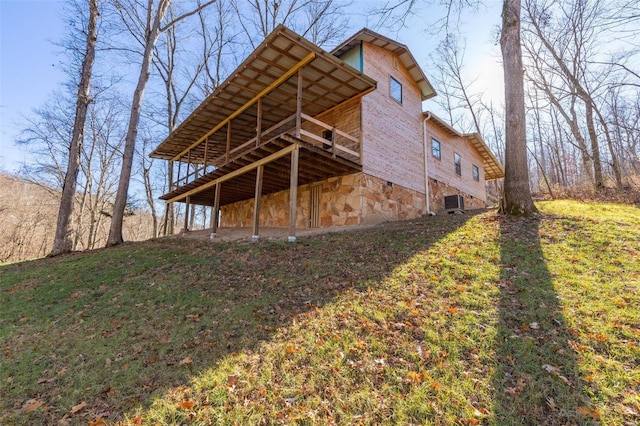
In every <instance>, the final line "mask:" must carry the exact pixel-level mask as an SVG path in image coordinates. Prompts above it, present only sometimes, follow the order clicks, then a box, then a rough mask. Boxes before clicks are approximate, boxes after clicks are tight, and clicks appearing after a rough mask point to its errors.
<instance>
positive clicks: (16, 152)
mask: <svg viewBox="0 0 640 426" xmlns="http://www.w3.org/2000/svg"><path fill="white" fill-rule="evenodd" d="M376 1H378V0H356V1H354V4H353V6H352V9H353V11H354V14H353V16H352V17H351V19H350V26H351V28H350V30H349V31H347V32H346V34H347V37H348V36H349V35H351V34H353V33H355V32H356V31H358V30H359V29H360V28H362V27H363V26H368V27H373V26H374V25H375V19H373V18H371V17H367V16H366V15H363V14H362V13H361V11H363V10H365V9H366V6H369V5H371V4H374V3H375V2H376ZM386 1H387V0H380V1H379V3H380V4H384V3H385V2H386ZM432 3H436V1H433V2H432ZM501 3H502V2H501V0H487V1H485V7H484V8H482V9H481V10H479V11H477V12H474V13H473V14H470V15H469V16H467V17H466V18H464V23H463V25H460V29H461V31H462V36H463V37H466V55H465V58H466V63H467V65H466V67H467V71H468V73H469V76H470V79H471V78H474V79H476V80H475V82H474V89H475V90H476V91H479V92H483V93H485V94H486V95H487V96H489V97H491V98H492V99H496V100H498V101H499V100H500V98H501V97H502V93H503V92H502V91H503V88H502V68H501V66H500V65H499V48H498V47H496V46H495V42H494V41H493V40H492V33H493V32H494V31H495V30H494V29H495V27H496V25H498V24H499V21H500V8H501ZM62 5H63V2H62V1H60V0H0V170H6V171H9V172H17V171H18V169H19V168H20V165H21V164H22V163H23V162H25V161H28V154H27V153H26V152H25V151H24V149H23V148H21V147H17V146H15V143H14V142H15V140H16V138H17V137H18V135H19V133H20V131H21V130H22V129H23V128H24V123H25V117H28V116H29V114H30V113H31V112H32V111H33V110H34V109H36V108H38V107H40V106H41V105H42V104H43V103H44V102H45V101H46V100H47V98H48V97H49V96H50V95H51V93H52V92H54V91H55V90H56V89H57V88H59V86H60V84H61V83H63V82H64V80H65V75H64V74H63V72H62V69H61V66H60V61H61V60H63V58H62V57H61V56H60V52H61V49H60V48H59V47H58V46H56V45H55V44H54V43H55V42H59V41H60V40H61V39H62V38H63V37H64V31H65V24H64V21H63V19H62ZM443 13H444V11H443V10H442V9H439V8H437V7H433V6H423V7H422V8H421V10H419V14H418V15H416V16H413V17H410V18H409V20H408V21H407V23H408V25H407V27H406V28H404V29H402V30H400V31H399V32H397V33H391V32H389V31H387V30H384V29H376V31H378V32H380V33H382V34H384V35H387V36H388V37H390V38H393V39H395V40H398V41H399V42H401V43H403V44H406V45H407V46H408V47H409V49H410V50H411V52H412V53H413V56H414V57H415V58H416V60H417V61H418V62H419V64H420V65H421V66H422V68H423V70H424V71H425V74H426V75H427V77H431V76H432V75H433V73H432V72H430V70H429V60H428V56H429V54H430V53H431V52H432V51H433V49H434V48H435V46H436V45H437V43H438V40H437V37H435V36H433V35H431V34H429V33H428V32H427V30H426V29H425V27H426V26H427V25H428V24H427V22H429V21H430V20H432V18H433V17H436V16H442V14H443ZM436 91H438V88H437V87H436ZM425 108H426V109H429V110H435V111H437V108H436V106H435V105H434V104H425Z"/></svg>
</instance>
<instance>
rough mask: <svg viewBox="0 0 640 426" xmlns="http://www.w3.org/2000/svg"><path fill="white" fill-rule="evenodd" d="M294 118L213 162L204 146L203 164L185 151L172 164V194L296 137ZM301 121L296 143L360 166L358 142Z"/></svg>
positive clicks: (304, 119) (313, 120)
mask: <svg viewBox="0 0 640 426" xmlns="http://www.w3.org/2000/svg"><path fill="white" fill-rule="evenodd" d="M296 116H297V114H292V115H291V116H289V117H287V118H285V119H283V120H282V121H280V122H278V123H276V124H274V125H273V126H271V127H270V128H268V129H266V130H264V131H262V132H260V135H258V134H256V136H254V137H253V138H251V139H249V140H247V141H246V142H244V143H242V144H241V145H238V146H237V147H235V148H232V149H231V148H230V147H227V148H228V149H227V151H226V152H225V153H224V154H222V155H219V156H217V157H215V158H211V159H209V158H207V145H205V158H204V161H203V162H196V161H192V158H191V152H192V149H190V150H188V151H187V152H186V153H185V154H184V155H182V156H181V157H179V158H178V159H177V160H176V161H174V167H176V168H177V173H174V176H176V179H175V180H174V181H173V182H172V185H171V190H173V189H176V188H178V187H181V186H184V185H188V184H189V183H191V182H193V181H194V180H196V179H198V178H199V177H201V176H203V175H205V174H207V173H210V172H212V171H214V170H216V169H218V168H220V167H223V166H225V165H227V164H229V163H231V162H233V161H234V160H236V159H238V158H240V157H242V156H244V155H246V154H248V153H250V152H251V151H254V150H256V149H257V148H260V147H261V146H264V145H267V144H269V143H271V142H273V141H274V140H275V139H278V138H279V137H280V136H281V135H285V134H286V135H290V136H295V134H296V132H297V126H296V124H297V122H298V121H297V120H296V118H297V117H296ZM300 119H301V120H300V123H301V124H300V129H299V135H300V136H299V139H301V140H302V141H304V142H306V143H308V144H311V145H313V146H315V147H318V148H322V149H324V150H326V151H328V152H330V153H331V154H332V156H333V158H336V157H342V158H345V159H348V160H350V161H353V162H356V163H359V162H360V158H361V144H360V140H359V139H358V138H356V137H355V136H352V135H350V134H348V133H346V132H344V131H342V130H340V129H337V128H336V127H335V126H332V125H330V124H327V123H325V122H323V121H321V120H318V119H316V118H313V117H311V116H309V115H307V114H304V113H301V114H300ZM325 131H328V132H326V136H329V138H326V137H325ZM318 133H319V134H318ZM207 143H208V142H207V141H205V144H207ZM194 148H195V147H194ZM176 163H177V165H176Z"/></svg>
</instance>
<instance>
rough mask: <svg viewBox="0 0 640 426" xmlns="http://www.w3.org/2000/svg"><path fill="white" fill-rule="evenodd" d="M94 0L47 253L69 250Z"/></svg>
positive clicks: (88, 80) (92, 0)
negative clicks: (53, 234)
mask: <svg viewBox="0 0 640 426" xmlns="http://www.w3.org/2000/svg"><path fill="white" fill-rule="evenodd" d="M98 16H99V12H98V0H89V22H88V24H87V44H86V49H85V54H84V58H83V60H82V71H81V75H80V84H79V85H78V99H77V102H76V117H75V122H74V123H73V134H72V137H71V144H70V146H69V162H68V164H67V173H66V175H65V178H64V184H63V186H62V197H61V199H60V208H59V210H58V220H57V223H56V233H55V238H54V240H53V248H52V249H51V253H49V256H56V255H59V254H62V253H68V252H70V251H71V249H72V245H73V241H71V238H70V235H69V234H70V231H71V230H70V228H69V223H70V221H71V212H72V211H73V201H74V198H75V193H76V183H77V179H78V169H79V160H80V148H81V145H82V141H83V138H84V125H85V122H86V119H87V107H88V106H89V103H90V102H91V99H90V98H89V91H90V88H91V73H92V71H93V63H94V61H95V57H96V42H97V41H98V30H97V26H98V25H97V23H98Z"/></svg>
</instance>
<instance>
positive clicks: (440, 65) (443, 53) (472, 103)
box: [431, 33, 481, 133]
mask: <svg viewBox="0 0 640 426" xmlns="http://www.w3.org/2000/svg"><path fill="white" fill-rule="evenodd" d="M431 57H432V60H433V61H432V62H433V65H434V68H435V70H436V71H437V73H438V74H437V77H436V82H437V83H438V88H444V90H439V91H440V92H441V95H444V97H443V100H444V105H443V107H444V108H445V109H446V110H448V112H449V119H450V124H451V125H452V126H454V125H455V124H456V123H455V122H454V118H453V113H454V110H455V109H458V108H461V109H463V110H464V111H465V112H466V113H468V114H469V115H471V119H472V121H473V124H472V128H473V131H475V132H478V133H480V132H481V128H480V120H479V117H478V107H477V105H478V103H479V101H480V99H479V96H478V95H474V94H472V93H470V91H469V87H470V86H471V84H473V81H466V79H465V77H464V75H463V73H464V45H461V43H460V41H459V39H458V37H457V36H456V35H455V34H452V33H450V34H447V35H446V36H445V38H444V40H442V42H440V44H439V45H438V48H437V49H436V54H435V55H432V56H431ZM442 92H444V93H442Z"/></svg>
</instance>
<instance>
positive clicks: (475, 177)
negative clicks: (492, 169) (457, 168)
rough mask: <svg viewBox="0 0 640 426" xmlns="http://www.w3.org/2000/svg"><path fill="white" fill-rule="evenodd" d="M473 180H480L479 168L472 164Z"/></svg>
mask: <svg viewBox="0 0 640 426" xmlns="http://www.w3.org/2000/svg"><path fill="white" fill-rule="evenodd" d="M473 180H475V181H476V182H480V169H479V168H478V166H473Z"/></svg>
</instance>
